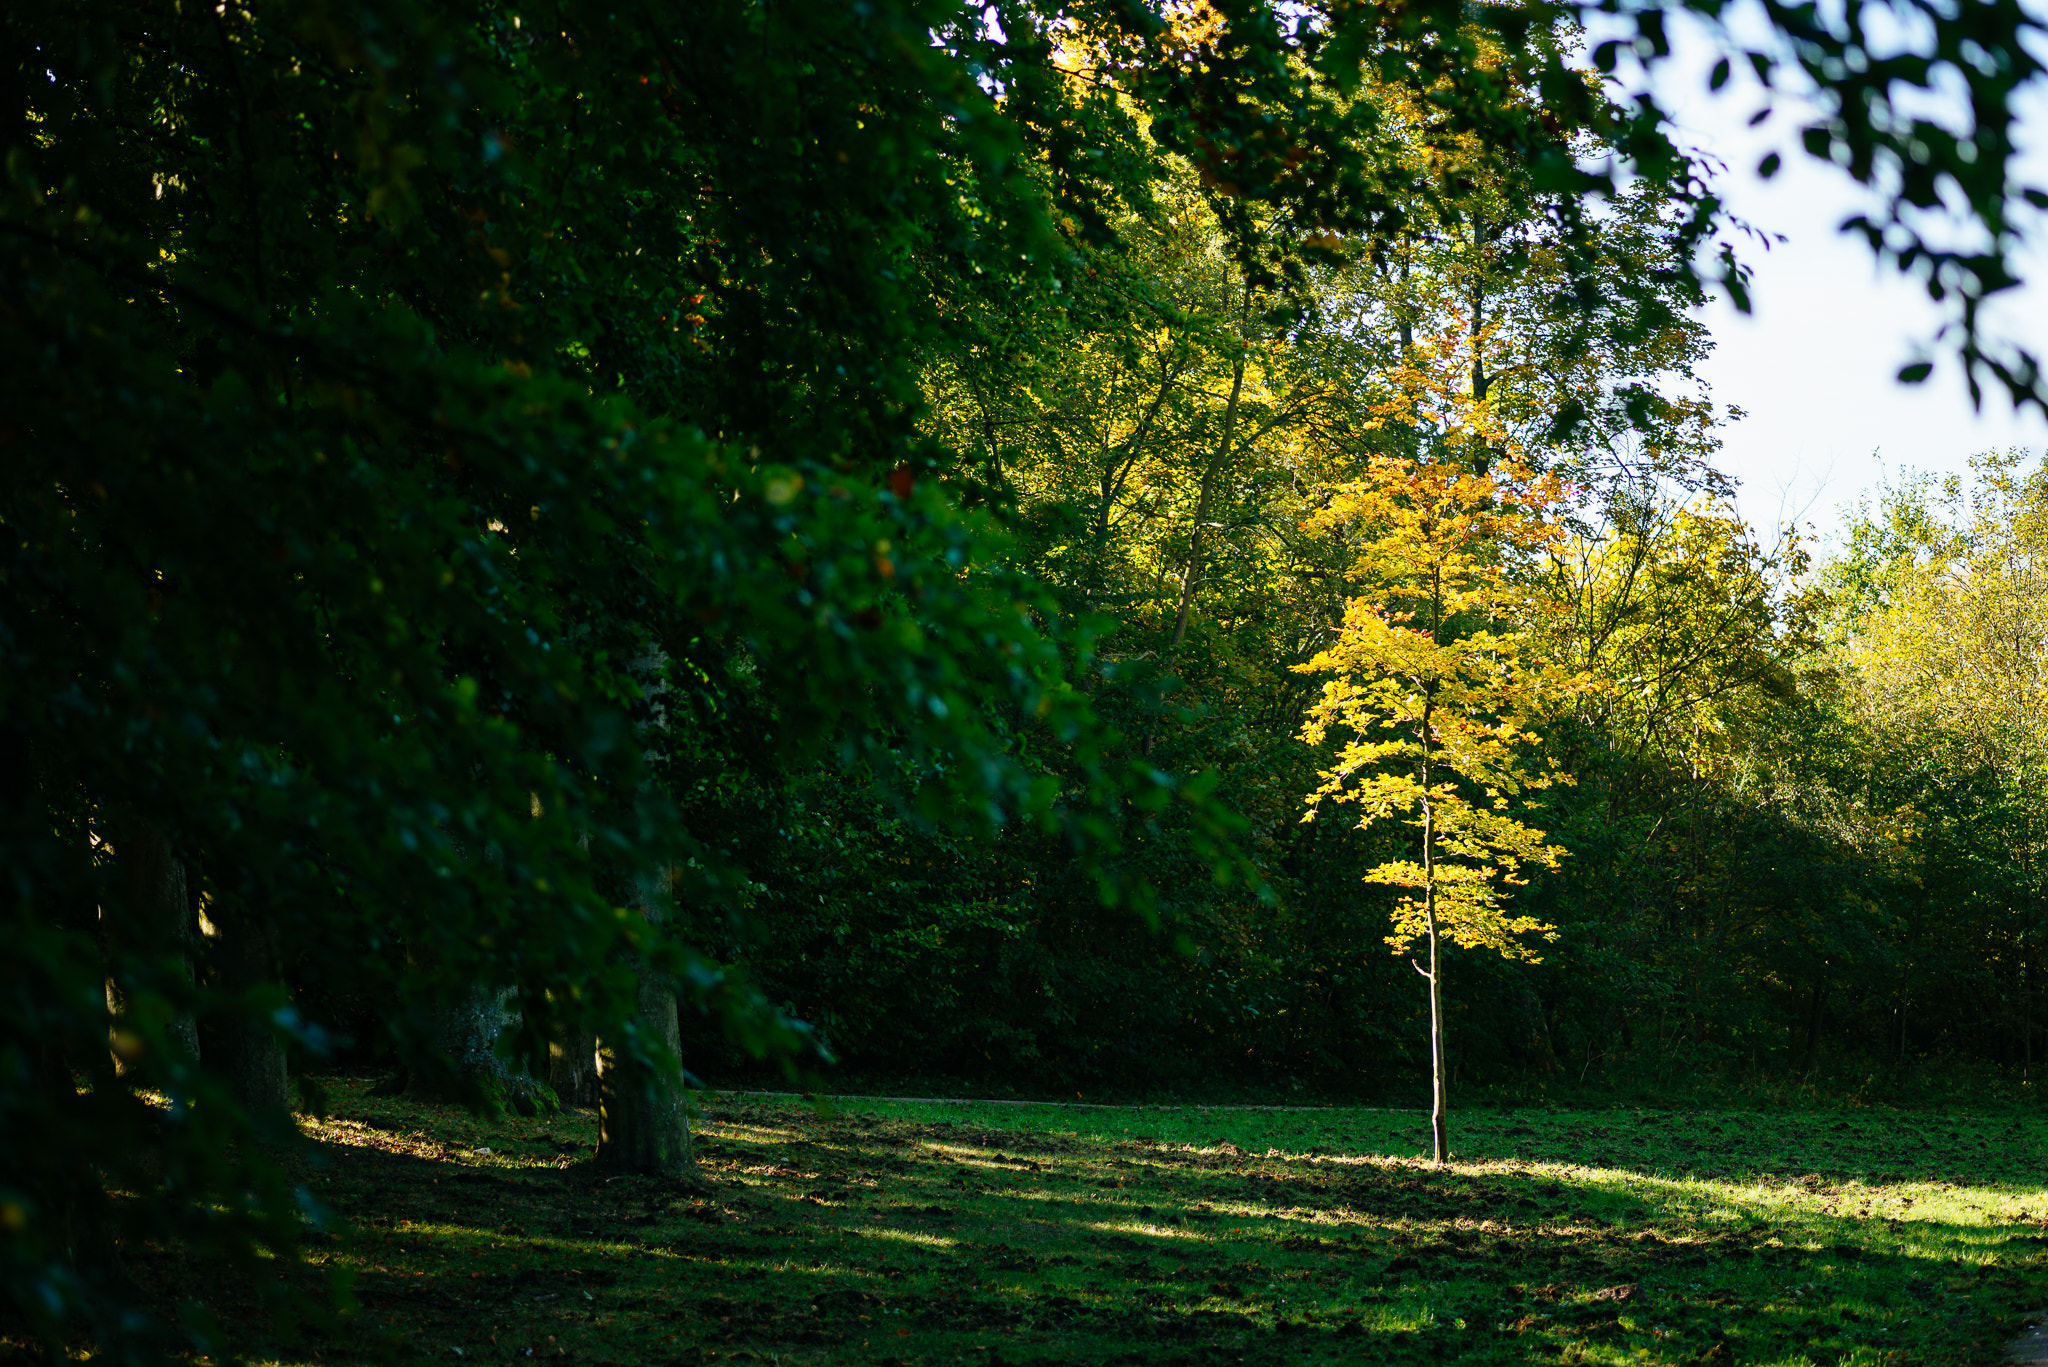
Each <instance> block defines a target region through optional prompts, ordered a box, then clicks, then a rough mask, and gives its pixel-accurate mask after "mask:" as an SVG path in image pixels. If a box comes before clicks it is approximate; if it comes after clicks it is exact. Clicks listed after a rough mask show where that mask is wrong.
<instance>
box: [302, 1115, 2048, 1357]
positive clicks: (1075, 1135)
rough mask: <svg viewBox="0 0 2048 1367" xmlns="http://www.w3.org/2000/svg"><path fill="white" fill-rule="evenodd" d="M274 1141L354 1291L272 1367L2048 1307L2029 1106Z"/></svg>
mask: <svg viewBox="0 0 2048 1367" xmlns="http://www.w3.org/2000/svg"><path fill="white" fill-rule="evenodd" d="M305 1128H306V1131H307V1133H308V1134H309V1135H310V1136H312V1137H313V1138H314V1139H315V1140H317V1141H318V1143H317V1146H316V1150H315V1155H314V1156H315V1158H316V1160H317V1161H316V1162H315V1164H314V1165H312V1166H311V1167H309V1170H308V1180H309V1184H310V1185H312V1186H313V1187H314V1189H315V1190H316V1192H317V1193H318V1194H319V1195H320V1196H322V1197H323V1198H324V1199H325V1200H326V1201H328V1202H329V1203H330V1204H332V1205H333V1206H334V1207H336V1208H338V1209H339V1210H341V1211H342V1212H343V1213H345V1214H346V1215H348V1216H350V1217H351V1218H353V1219H354V1220H355V1221H356V1222H357V1224H358V1233H357V1234H356V1235H355V1236H354V1237H353V1240H352V1241H350V1242H344V1243H342V1244H337V1245H335V1246H332V1247H330V1248H327V1249H324V1250H320V1251H319V1256H322V1257H324V1258H326V1259H329V1260H331V1261H332V1262H335V1263H339V1264H342V1265H344V1266H347V1267H350V1268H352V1269H354V1270H355V1273H356V1283H355V1284H356V1294H357V1297H358V1299H359V1301H360V1303H361V1307H362V1308H361V1310H360V1311H358V1312H357V1313H356V1314H354V1315H353V1316H352V1317H351V1318H350V1319H349V1320H348V1321H346V1327H345V1328H344V1329H343V1330H342V1332H341V1333H339V1334H338V1335H337V1334H330V1335H328V1336H326V1337H324V1338H323V1339H320V1340H317V1341H311V1340H309V1341H305V1342H302V1343H301V1344H300V1345H299V1346H297V1347H296V1348H294V1349H292V1350H290V1351H287V1352H285V1353H283V1354H282V1355H281V1357H282V1360H284V1361H291V1362H312V1361H319V1362H324V1363H345V1362H356V1361H371V1360H376V1359H378V1358H380V1357H388V1356H392V1355H396V1356H398V1357H400V1358H409V1357H415V1356H416V1357H419V1358H433V1359H436V1360H440V1361H456V1360H466V1361H482V1362H494V1361H502V1360H512V1361H527V1360H529V1355H531V1356H532V1357H539V1358H569V1359H572V1360H575V1361H580V1362H585V1363H593V1364H597V1363H616V1364H670V1363H697V1362H710V1361H726V1360H740V1361H761V1362H769V1361H772V1362H779V1363H810V1362H873V1363H880V1362H923V1363H935V1364H936V1363H988V1364H995V1363H1016V1362H1028V1361H1044V1362H1062V1363H1064V1362H1076V1363H1109V1362H1119V1363H1139V1362H1144V1363H1229V1362H1272V1363H1311V1362H1439V1361H1458V1362H1475V1363H1483V1362H1501V1363H1510V1362H1531V1361H1545V1360H1550V1361H1562V1362H1601V1363H1609V1362H1611V1363H1622V1362H1630V1363H1682V1362H1701V1361H1705V1362H1720V1363H1734V1362H1741V1363H1758V1364H1767V1363H1788V1364H1789V1363H1815V1364H1824V1363H1898V1364H1933V1363H1991V1362H1996V1361H1998V1360H1999V1356H2000V1354H1999V1348H2000V1345H2001V1344H2002V1343H2003V1341H2004V1340H2005V1339H2007V1338H2009V1337H2010V1336H2011V1335H2013V1334H2014V1333H2016V1332H2018V1330H2019V1329H2020V1328H2021V1327H2022V1325H2023V1324H2024V1323H2026V1318H2025V1316H2026V1312H2029V1311H2032V1310H2035V1309H2037V1308H2039V1307H2040V1306H2042V1305H2044V1304H2048V1235H2044V1233H2043V1232H2042V1231H2043V1230H2044V1229H2048V1220H2044V1217H2048V1188H2044V1186H2043V1184H2042V1181H2043V1167H2042V1164H2043V1159H2044V1157H2048V1120H2036V1119H2033V1118H2031V1117H2028V1118H2025V1119H2015V1118H2014V1117H2011V1116H2002V1117H1996V1118H1976V1119H1971V1118H1964V1117H1935V1116H1929V1115H1916V1114H1896V1113H1894V1114H1881V1115H1836V1114H1809V1115H1803V1116H1802V1115H1759V1114H1735V1113H1710V1112H1702V1113H1698V1114H1673V1113H1656V1112H1650V1113H1643V1112H1629V1111H1605V1112H1555V1113H1552V1112H1502V1111H1491V1112H1473V1113H1470V1114H1467V1115H1465V1116H1462V1117H1454V1129H1453V1139H1454V1144H1453V1147H1454V1151H1455V1155H1456V1161H1455V1162H1454V1163H1453V1165H1452V1166H1451V1167H1450V1168H1448V1169H1446V1170H1443V1171H1435V1170H1432V1169H1431V1168H1429V1167H1428V1166H1426V1165H1425V1164H1424V1163H1423V1162H1422V1161H1421V1159H1420V1154H1419V1148H1418V1145H1419V1142H1420V1139H1421V1129H1422V1117H1420V1116H1418V1115H1412V1114H1389V1113H1384V1112H1369V1111H1357V1110H1328V1111H1314V1112H1283V1111H1250V1110H1242V1109H1232V1108H1226V1107H1216V1108H1206V1109H1205V1108H1199V1107H1186V1108H1151V1109H1144V1110H1128V1109H1112V1108H1106V1107H1105V1108H1087V1109H1083V1108H1079V1107H1076V1108H1070V1109H1064V1110H1050V1109H1040V1108H1024V1107H1013V1106H990V1105H975V1104H961V1103H941V1104H906V1103H846V1104H843V1105H842V1106H841V1107H840V1108H839V1109H838V1110H837V1112H836V1113H834V1114H832V1115H829V1116H821V1115H819V1114H818V1113H817V1112H816V1111H814V1110H811V1109H809V1108H807V1107H805V1106H803V1105H801V1104H796V1103H788V1102H777V1101H752V1102H745V1101H738V1100H724V1101H717V1102H714V1103H713V1104H712V1105H711V1106H710V1108H709V1114H708V1117H707V1120H706V1123H705V1124H704V1126H703V1131H702V1139H703V1147H702V1157H703V1164H704V1169H705V1174H706V1176H707V1177H708V1178H709V1179H710V1180H711V1182H712V1183H713V1189H712V1191H711V1193H710V1194H709V1195H701V1194H693V1193H691V1192H688V1191H686V1190H683V1189H681V1188H678V1187H675V1186H672V1185H669V1184H664V1183H660V1182H655V1181H648V1180H642V1179H614V1180H611V1181H600V1180H598V1179H597V1178H595V1177H594V1175H593V1174H592V1173H591V1172H590V1166H589V1156H590V1152H591V1149H590V1146H591V1143H592V1141H593V1139H594V1137H595V1135H594V1121H593V1120H592V1118H591V1117H589V1116H582V1115H579V1116H562V1117H555V1118H553V1119H551V1120H539V1121H531V1120H529V1121H521V1120H507V1121H502V1122H481V1121H478V1120H476V1119H473V1118H472V1117H470V1116H468V1115H466V1114H464V1113H462V1112H459V1111H454V1110H449V1109H443V1108H433V1107H423V1106H418V1105H413V1104H408V1103H405V1102H402V1101H395V1100H388V1099H382V1098H374V1097H371V1096H369V1095H368V1094H367V1091H366V1089H365V1087H364V1086H363V1085H362V1084H360V1083H358V1082H353V1081H348V1080H342V1081H337V1082H335V1083H334V1084H333V1087H332V1104H331V1110H330V1114H329V1116H328V1117H327V1119H325V1120H322V1121H313V1120H308V1121H307V1122H306V1126H305ZM482 1148H488V1149H489V1150H490V1152H488V1153H483V1152H478V1151H477V1150H479V1149H482ZM458 1349H459V1350H460V1352H459V1353H458V1352H457V1351H456V1350H458Z"/></svg>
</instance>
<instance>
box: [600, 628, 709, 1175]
mask: <svg viewBox="0 0 2048 1367" xmlns="http://www.w3.org/2000/svg"><path fill="white" fill-rule="evenodd" d="M667 665H668V661H667V657H666V656H665V655H664V654H663V652H662V651H661V649H660V648H659V647H658V646H657V647H650V648H649V649H648V650H647V651H646V652H645V653H644V654H643V655H642V656H641V657H640V659H638V660H637V661H635V663H634V666H633V672H634V674H635V676H636V678H637V679H638V681H639V683H640V689H641V696H642V699H643V702H642V706H641V709H640V710H639V715H638V716H637V718H636V721H637V724H638V728H639V733H640V737H641V740H642V744H643V745H644V746H645V747H646V748H645V753H646V757H647V760H648V762H649V764H650V766H657V767H658V766H659V764H660V761H661V756H660V738H661V737H662V735H663V734H664V733H666V732H667V730H668V685H667V681H666V677H665V676H666V672H667ZM673 896H674V892H673V890H672V888H671V887H670V882H669V878H668V877H667V876H665V875H662V874H655V875H652V876H649V875H646V874H643V875H642V877H641V881H640V883H639V887H638V889H637V892H636V896H635V897H634V901H635V903H636V904H637V905H638V908H639V911H640V914H641V915H642V916H644V917H646V918H647V920H648V922H649V923H650V924H651V925H655V926H659V925H660V924H661V923H662V922H663V921H664V920H666V919H667V909H668V905H669V902H670V900H671V899H672V897H673ZM631 963H632V969H633V978H634V1001H633V1023H632V1033H631V1035H630V1036H627V1035H621V1036H620V1037H617V1038H605V1037H600V1038H599V1039H598V1041H597V1166H598V1167H599V1168H600V1169H601V1170H603V1171H606V1172H638V1173H651V1174H659V1175H662V1176H670V1177H678V1176H687V1177H690V1178H693V1179H694V1178H695V1177H696V1175H697V1159H696V1154H695V1153H694V1152H693V1150H692V1147H691V1136H690V1114H689V1098H688V1097H687V1096H686V1095H685V1093H684V1091H683V1084H682V1077H681V1075H680V1071H679V1067H678V1064H679V1061H680V1060H681V1058H682V1044H683V1037H682V1025H681V1022H680V1021H679V1019H678V1018H677V1015H676V993H675V985H674V983H672V982H671V981H670V980H669V978H668V976H667V975H666V974H664V973H662V972H660V971H659V970H658V969H657V968H656V967H655V965H653V964H650V963H648V962H647V961H646V960H645V959H644V958H643V957H641V956H639V955H637V954H636V955H635V956H634V957H633V959H632V961H631ZM636 1044H637V1045H638V1046H639V1047H638V1048H635V1047H634V1046H635V1045H636Z"/></svg>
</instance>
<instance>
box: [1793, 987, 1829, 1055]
mask: <svg viewBox="0 0 2048 1367" xmlns="http://www.w3.org/2000/svg"><path fill="white" fill-rule="evenodd" d="M1827 997H1828V983H1827V979H1826V978H1821V979H1818V980H1816V981H1815V983H1814V984H1813V997H1812V1000H1811V1001H1810V1002H1809V1003H1808V1005H1807V1012H1806V1050H1805V1057H1804V1058H1803V1059H1801V1060H1800V1064H1799V1072H1800V1074H1801V1076H1805V1075H1807V1074H1810V1073H1812V1072H1813V1059H1814V1055H1815V1054H1816V1053H1817V1052H1818V1051H1819V1049H1820V1021H1821V1012H1822V1010H1823V1008H1824V1007H1825V1006H1826V1004H1827Z"/></svg>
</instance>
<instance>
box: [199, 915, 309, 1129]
mask: <svg viewBox="0 0 2048 1367" xmlns="http://www.w3.org/2000/svg"><path fill="white" fill-rule="evenodd" d="M207 920H208V922H209V924H210V925H211V926H212V929H211V931H210V932H209V934H208V937H207V938H208V949H209V950H210V954H209V958H210V959H211V961H212V964H213V968H214V971H215V972H216V973H217V974H218V975H219V981H220V986H221V988H222V989H223V990H224V991H227V992H231V993H246V992H253V991H255V990H257V989H258V988H263V987H271V986H275V985H276V984H277V983H278V981H279V980H280V978H281V977H282V976H283V975H282V973H281V972H280V965H279V962H278V949H277V931H276V928H275V927H274V926H272V925H271V924H270V923H269V922H268V921H267V920H265V919H264V918H263V917H261V916H258V915H254V914H252V913H251V912H250V911H248V910H247V909H246V908H232V909H230V908H227V907H223V906H221V905H220V904H219V903H214V904H213V905H212V906H210V907H209V909H208V912H207ZM206 1027H207V1028H206V1037H205V1046H204V1047H205V1050H206V1063H207V1071H208V1072H211V1073H214V1074H215V1075H217V1076H219V1077H220V1078H221V1079H222V1080H223V1081H225V1082H226V1083H227V1085H228V1090H229V1091H230V1092H231V1093H233V1095H234V1098H235V1100H237V1101H239V1102H241V1103H242V1105H243V1107H244V1108H245V1109H247V1110H248V1111H249V1112H250V1114H252V1115H261V1114H264V1113H270V1114H277V1113H281V1112H283V1111H285V1110H287V1109H289V1107H290V1105H291V1094H290V1085H289V1079H288V1077H287V1074H286V1069H285V1048H284V1036H283V1035H282V1034H281V1033H279V1031H278V1029H277V1027H276V1025H275V1024H273V1023H272V1022H271V1021H270V1020H269V1019H267V1018H266V1017H264V1016H262V1015H259V1014H256V1013H254V1012H251V1011H247V1010H238V1011H233V1012H229V1013H226V1014H224V1015H221V1016H219V1017H217V1018H214V1019H212V1020H209V1021H208V1022H207V1023H206Z"/></svg>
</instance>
